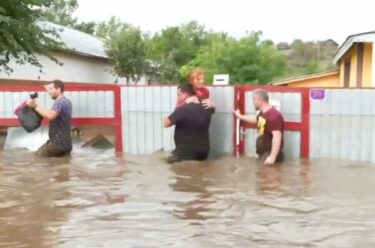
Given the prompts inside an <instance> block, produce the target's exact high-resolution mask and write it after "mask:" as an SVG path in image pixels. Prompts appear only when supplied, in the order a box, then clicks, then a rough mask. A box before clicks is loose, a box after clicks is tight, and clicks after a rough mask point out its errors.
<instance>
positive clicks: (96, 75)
mask: <svg viewBox="0 0 375 248" xmlns="http://www.w3.org/2000/svg"><path fill="white" fill-rule="evenodd" d="M40 25H41V26H42V27H43V28H46V29H55V30H56V32H57V33H58V34H59V36H60V40H59V41H60V42H61V43H63V44H64V45H65V47H66V48H67V50H55V51H51V55H52V56H53V57H54V58H56V59H57V60H58V61H59V62H60V63H62V65H59V64H57V63H56V62H55V61H53V60H51V59H49V58H48V57H45V56H38V59H39V63H40V64H41V65H42V66H43V68H42V69H40V68H39V67H36V66H33V65H31V64H25V65H19V64H17V63H16V62H15V61H11V62H10V64H9V66H10V67H11V68H12V69H13V72H12V73H10V74H7V73H6V72H3V71H0V79H20V80H40V81H50V80H54V79H60V80H62V81H65V82H77V83H104V84H113V83H115V82H118V83H119V84H125V83H126V79H125V78H119V77H118V76H117V75H115V74H114V73H113V72H112V64H111V61H110V60H109V58H108V56H107V54H106V52H105V47H104V42H103V41H102V40H100V39H99V38H97V37H94V36H92V35H90V34H86V33H83V32H81V31H78V30H74V29H71V28H67V27H63V26H60V25H57V24H53V23H50V22H41V23H40ZM137 84H139V85H144V84H148V79H147V77H142V78H141V80H140V81H139V82H138V83H137Z"/></svg>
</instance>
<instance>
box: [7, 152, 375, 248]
mask: <svg viewBox="0 0 375 248" xmlns="http://www.w3.org/2000/svg"><path fill="white" fill-rule="evenodd" d="M0 156H1V158H0V247H7V248H8V247H9V248H12V247H69V248H70V247H90V248H91V247H109V248H116V247H198V248H199V247H204V248H206V247H207V248H211V247H240V248H241V247H246V248H247V247H277V248H279V247H375V192H374V191H375V167H374V166H371V165H366V164H358V163H355V162H334V161H313V162H310V163H308V162H299V161H295V162H290V163H288V164H284V165H282V166H280V167H278V166H264V165H260V164H257V163H256V161H254V160H252V159H249V158H243V159H236V158H230V157H225V158H221V159H216V160H212V161H209V162H207V163H196V162H188V163H182V164H176V165H173V166H171V165H168V164H165V163H164V162H163V160H162V157H163V154H157V155H153V156H140V157H134V156H127V157H125V158H119V157H117V158H116V157H114V156H113V152H111V151H109V152H102V151H98V150H75V151H74V154H73V155H72V157H71V158H70V159H50V160H41V159H36V158H35V157H34V156H33V155H32V154H31V153H29V152H26V151H11V152H9V151H7V152H2V153H0Z"/></svg>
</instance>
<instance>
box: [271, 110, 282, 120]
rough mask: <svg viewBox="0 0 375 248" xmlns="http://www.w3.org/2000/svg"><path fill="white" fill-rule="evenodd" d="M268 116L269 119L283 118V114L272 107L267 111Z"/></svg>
mask: <svg viewBox="0 0 375 248" xmlns="http://www.w3.org/2000/svg"><path fill="white" fill-rule="evenodd" d="M268 117H269V118H270V119H283V114H282V113H281V112H280V111H279V110H277V109H276V108H272V109H270V111H269V113H268Z"/></svg>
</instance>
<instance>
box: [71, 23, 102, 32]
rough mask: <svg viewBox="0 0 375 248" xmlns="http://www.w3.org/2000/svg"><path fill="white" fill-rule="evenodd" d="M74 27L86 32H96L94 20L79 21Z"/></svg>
mask: <svg viewBox="0 0 375 248" xmlns="http://www.w3.org/2000/svg"><path fill="white" fill-rule="evenodd" d="M73 28H74V29H77V30H79V31H82V32H84V33H87V34H92V35H94V34H95V32H96V23H95V22H80V23H76V24H74V27H73Z"/></svg>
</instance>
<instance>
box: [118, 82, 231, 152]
mask: <svg viewBox="0 0 375 248" xmlns="http://www.w3.org/2000/svg"><path fill="white" fill-rule="evenodd" d="M209 90H210V93H211V98H212V100H213V101H214V102H215V103H216V104H217V108H216V113H215V114H214V115H213V118H212V122H211V129H210V134H211V135H210V136H211V140H210V142H211V153H212V154H215V153H228V154H230V153H231V152H232V150H233V141H232V138H233V135H232V132H233V115H232V110H233V97H234V89H233V87H209ZM121 91H122V115H123V118H122V119H123V130H124V131H123V141H124V145H125V146H130V148H129V147H125V149H124V150H125V152H127V153H131V154H150V153H153V152H157V151H160V150H164V151H172V150H173V149H174V148H175V144H174V139H173V136H174V128H164V127H163V119H164V118H165V117H167V116H169V115H170V114H171V113H172V112H173V111H174V109H175V106H176V101H177V87H176V86H153V87H147V86H145V87H131V86H130V87H123V88H122V89H121ZM125 98H127V99H125ZM125 105H127V106H125ZM134 115H135V116H137V117H136V118H135V117H134Z"/></svg>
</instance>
